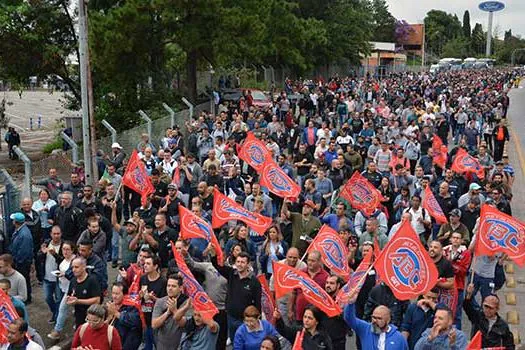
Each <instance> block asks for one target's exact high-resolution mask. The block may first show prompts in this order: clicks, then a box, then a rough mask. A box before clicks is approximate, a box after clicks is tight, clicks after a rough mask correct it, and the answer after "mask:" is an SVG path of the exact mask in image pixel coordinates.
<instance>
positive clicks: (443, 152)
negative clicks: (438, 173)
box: [432, 135, 448, 169]
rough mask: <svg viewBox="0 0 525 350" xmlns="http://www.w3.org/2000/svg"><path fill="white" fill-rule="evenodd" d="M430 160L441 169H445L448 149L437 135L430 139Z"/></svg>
mask: <svg viewBox="0 0 525 350" xmlns="http://www.w3.org/2000/svg"><path fill="white" fill-rule="evenodd" d="M432 160H433V161H434V164H436V165H437V166H438V167H440V168H441V169H445V166H446V164H447V160H448V149H447V146H445V145H444V144H443V141H442V140H441V138H440V137H439V136H438V135H434V136H433V137H432Z"/></svg>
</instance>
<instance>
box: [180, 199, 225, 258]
mask: <svg viewBox="0 0 525 350" xmlns="http://www.w3.org/2000/svg"><path fill="white" fill-rule="evenodd" d="M179 217H180V236H181V238H182V239H189V238H202V239H205V240H206V241H208V243H210V242H211V244H212V246H213V249H214V250H215V254H216V255H217V263H218V264H219V265H220V266H222V265H223V264H224V253H223V252H222V249H221V245H220V244H219V241H218V240H217V236H215V233H214V232H213V228H212V227H211V225H210V224H209V223H208V222H207V221H206V220H204V219H203V218H200V217H198V216H197V215H195V214H193V213H192V212H191V211H189V210H188V209H186V208H185V207H183V206H182V205H180V204H179Z"/></svg>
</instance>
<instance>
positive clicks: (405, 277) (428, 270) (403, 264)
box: [374, 221, 439, 300]
mask: <svg viewBox="0 0 525 350" xmlns="http://www.w3.org/2000/svg"><path fill="white" fill-rule="evenodd" d="M374 266H375V268H376V271H377V273H378V274H379V276H381V279H382V280H383V281H384V282H385V283H386V284H387V285H388V286H389V287H390V289H392V292H393V293H394V295H395V296H396V298H397V299H399V300H410V299H414V298H416V297H417V296H419V295H421V294H424V293H426V292H428V291H429V290H430V289H432V288H433V287H434V286H435V285H436V282H437V280H438V276H439V275H438V271H437V268H436V264H434V261H432V259H431V258H430V256H429V255H428V252H427V251H426V250H425V247H423V245H422V244H421V242H420V240H419V237H418V236H417V234H416V232H415V231H414V229H413V228H412V225H410V222H409V221H403V222H402V224H401V226H400V228H399V229H398V230H397V232H396V233H395V234H394V237H392V239H391V240H390V241H389V242H388V244H387V245H386V247H385V248H384V249H383V251H382V252H381V255H380V256H379V258H378V259H377V261H376V262H375V265H374Z"/></svg>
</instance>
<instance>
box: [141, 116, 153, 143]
mask: <svg viewBox="0 0 525 350" xmlns="http://www.w3.org/2000/svg"><path fill="white" fill-rule="evenodd" d="M139 114H140V117H141V118H142V119H143V120H144V121H145V122H146V123H148V137H149V142H152V141H151V124H152V122H151V118H150V117H148V115H147V114H146V113H144V111H143V110H140V111H139Z"/></svg>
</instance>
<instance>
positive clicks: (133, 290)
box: [128, 264, 142, 295]
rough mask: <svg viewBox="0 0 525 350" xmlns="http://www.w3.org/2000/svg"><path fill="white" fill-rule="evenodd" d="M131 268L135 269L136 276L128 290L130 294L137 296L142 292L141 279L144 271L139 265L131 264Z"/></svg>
mask: <svg viewBox="0 0 525 350" xmlns="http://www.w3.org/2000/svg"><path fill="white" fill-rule="evenodd" d="M130 267H131V268H132V269H133V271H134V272H135V274H134V275H133V281H132V282H131V285H130V286H129V289H128V294H130V295H136V294H138V293H139V291H140V277H141V276H142V269H141V268H140V267H139V266H138V265H137V264H131V265H130Z"/></svg>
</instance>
